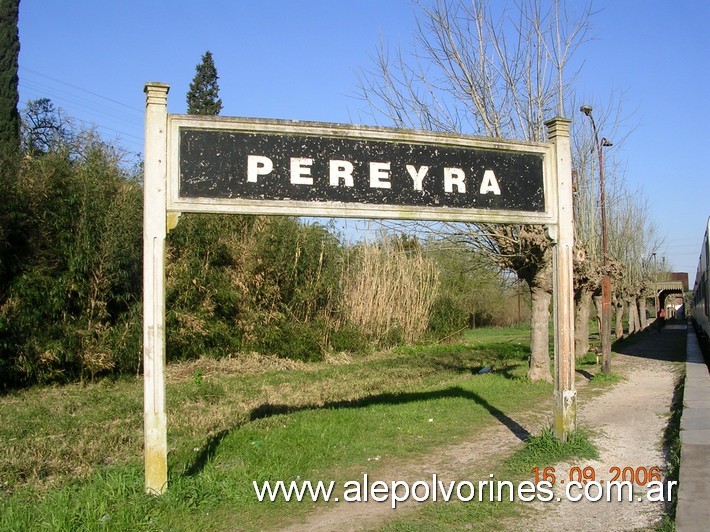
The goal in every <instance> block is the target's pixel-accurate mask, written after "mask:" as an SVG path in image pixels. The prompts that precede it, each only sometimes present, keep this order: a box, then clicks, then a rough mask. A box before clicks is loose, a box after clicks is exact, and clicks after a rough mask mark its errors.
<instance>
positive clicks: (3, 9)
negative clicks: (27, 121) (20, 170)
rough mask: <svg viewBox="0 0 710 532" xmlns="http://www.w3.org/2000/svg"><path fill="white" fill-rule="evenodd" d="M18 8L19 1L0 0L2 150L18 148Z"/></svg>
mask: <svg viewBox="0 0 710 532" xmlns="http://www.w3.org/2000/svg"><path fill="white" fill-rule="evenodd" d="M19 9H20V0H1V1H0V149H2V150H3V151H5V152H6V153H8V152H9V153H13V152H16V151H17V150H18V148H19V147H20V115H19V113H18V111H17V104H18V102H19V99H20V96H19V92H18V89H17V85H18V82H19V78H18V76H17V69H18V56H19V54H20V36H19V32H18V29H17V17H18V13H19ZM6 150H7V151H6Z"/></svg>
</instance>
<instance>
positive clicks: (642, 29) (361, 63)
mask: <svg viewBox="0 0 710 532" xmlns="http://www.w3.org/2000/svg"><path fill="white" fill-rule="evenodd" d="M502 1H503V0H492V4H496V3H501V2H502ZM592 6H593V10H594V11H595V14H594V16H593V17H592V32H591V35H592V36H593V37H594V38H593V39H592V40H590V41H589V42H587V43H585V44H584V45H583V47H582V48H580V50H579V52H578V53H579V56H578V57H579V58H580V59H581V60H582V61H583V67H582V70H581V72H580V74H579V77H578V80H577V83H578V85H577V87H578V96H579V97H580V98H583V99H588V100H589V101H590V102H602V103H604V102H607V101H609V99H610V98H611V97H614V98H621V101H622V102H623V110H624V115H625V116H627V117H628V118H627V120H626V122H625V124H626V126H627V128H629V129H632V131H630V134H629V136H628V139H627V140H626V141H625V143H624V145H623V146H621V147H619V148H618V152H617V153H616V158H617V159H618V160H619V161H621V162H622V163H623V166H624V172H625V180H626V182H627V183H628V187H629V188H630V189H631V190H642V191H643V192H642V193H643V194H644V196H645V197H646V199H647V200H648V202H649V206H650V209H649V210H650V216H651V217H652V219H653V220H654V221H655V223H656V224H657V225H658V226H659V227H660V229H661V233H662V234H663V235H664V237H665V244H664V247H663V248H662V249H661V250H660V252H659V254H658V256H659V257H666V260H667V261H668V264H669V265H670V266H672V268H673V269H674V270H676V271H687V272H688V273H689V275H690V279H691V282H692V280H693V278H694V277H695V269H696V267H697V259H698V255H699V252H700V245H701V241H702V237H703V233H704V231H705V228H706V226H707V219H708V216H709V215H710V201H709V196H710V194H708V192H710V180H709V176H708V169H707V164H706V161H707V160H708V159H707V158H708V155H710V153H709V152H710V149H709V147H710V132H709V131H710V129H709V126H710V106H708V102H709V101H710V98H709V97H708V95H709V94H710V92H709V91H710V89H709V87H710V60H709V59H708V57H709V53H710V32H709V31H707V21H708V20H710V2H707V1H705V0H678V1H675V2H669V1H660V0H645V1H642V0H638V1H630V0H600V1H595V2H593V3H592ZM415 29H416V26H415V8H414V7H413V5H412V3H411V2H410V0H234V1H226V0H225V1H210V0H205V1H203V2H195V1H194V0H191V1H186V0H173V1H170V2H168V1H151V0H142V1H138V0H122V1H120V2H100V1H96V0H66V1H62V2H59V1H47V0H22V2H21V4H20V40H21V51H20V99H21V104H22V103H24V102H26V101H27V100H28V99H33V98H40V97H47V98H50V99H52V101H53V102H54V103H55V105H57V106H58V107H61V108H62V109H63V110H64V111H65V112H66V114H67V115H69V116H72V117H74V118H76V119H79V120H82V121H85V122H86V123H87V124H95V125H96V126H98V127H99V130H100V131H101V132H102V133H103V134H104V135H105V136H106V137H108V138H114V137H119V138H120V142H121V143H122V144H123V145H124V146H125V147H126V148H127V149H128V150H131V151H134V152H141V151H142V148H143V109H144V94H143V86H144V84H145V82H147V81H161V82H164V83H168V84H169V85H170V86H171V89H170V94H169V97H168V110H169V112H171V113H184V112H185V110H186V103H185V95H186V93H187V90H188V85H189V83H190V81H191V80H192V77H193V76H194V73H195V65H196V64H197V63H198V62H199V61H200V58H201V56H202V54H203V53H204V52H205V50H210V51H212V53H213V55H214V59H215V62H216V65H217V69H218V72H219V76H220V80H219V84H220V96H221V98H222V100H223V102H224V108H223V110H222V113H221V114H222V115H225V116H228V115H234V116H254V117H264V118H286V119H299V120H315V121H324V122H345V123H348V122H363V121H365V118H364V115H363V114H362V112H361V110H362V109H363V108H364V107H363V104H362V102H360V101H358V100H357V99H356V98H354V95H355V94H356V87H357V73H358V71H359V70H360V69H363V68H367V67H369V66H370V65H371V56H372V55H373V54H374V53H375V51H376V48H377V45H378V43H379V42H380V40H381V39H382V40H384V41H386V42H388V43H389V44H390V46H393V47H394V46H397V45H400V46H402V48H403V49H407V48H409V47H410V43H411V42H412V40H413V34H414V31H415ZM577 114H578V116H572V117H570V118H573V119H576V120H581V119H583V118H584V117H583V116H582V115H581V114H579V113H577ZM602 134H604V132H603V131H602ZM612 149H617V148H612Z"/></svg>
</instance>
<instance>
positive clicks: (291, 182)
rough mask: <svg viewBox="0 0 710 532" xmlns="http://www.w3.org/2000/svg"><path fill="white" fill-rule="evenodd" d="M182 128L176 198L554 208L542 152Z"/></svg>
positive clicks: (533, 210)
mask: <svg viewBox="0 0 710 532" xmlns="http://www.w3.org/2000/svg"><path fill="white" fill-rule="evenodd" d="M177 131H178V133H177V143H178V148H179V156H178V161H177V162H178V186H177V188H178V190H177V197H176V198H175V199H176V200H177V201H189V200H217V201H219V202H223V201H225V200H226V201H229V200H271V201H282V200H293V201H299V202H316V203H317V202H328V203H339V204H340V203H359V204H367V205H373V206H407V207H428V208H432V207H433V208H437V207H446V208H459V209H460V208H464V209H483V210H487V209H491V210H500V211H525V212H531V213H543V212H545V180H544V153H543V152H542V151H539V152H534V151H531V152H522V151H520V150H517V151H516V150H514V149H494V148H481V147H478V146H471V147H469V146H467V145H466V143H462V142H460V141H459V142H458V143H457V144H455V145H446V144H442V143H434V142H424V143H422V142H418V140H417V139H416V138H415V137H414V135H412V140H411V141H410V140H408V139H407V138H403V136H402V135H400V137H399V138H395V139H393V140H390V139H386V138H377V139H373V138H369V137H364V138H363V137H360V138H358V137H357V136H355V137H343V136H328V135H315V134H307V133H306V134H304V133H290V132H261V131H239V130H226V129H210V128H203V127H200V128H197V127H180V128H179V129H178V130H177ZM459 138H461V137H459ZM471 144H474V142H473V141H472V142H471Z"/></svg>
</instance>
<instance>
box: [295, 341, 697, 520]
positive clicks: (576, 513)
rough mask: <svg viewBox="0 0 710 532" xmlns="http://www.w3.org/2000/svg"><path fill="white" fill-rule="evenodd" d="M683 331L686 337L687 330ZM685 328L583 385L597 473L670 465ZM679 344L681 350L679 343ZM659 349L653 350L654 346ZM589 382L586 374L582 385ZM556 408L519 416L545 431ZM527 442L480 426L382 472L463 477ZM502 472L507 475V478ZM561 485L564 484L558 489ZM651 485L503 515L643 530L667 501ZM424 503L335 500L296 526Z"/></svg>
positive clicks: (392, 514)
mask: <svg viewBox="0 0 710 532" xmlns="http://www.w3.org/2000/svg"><path fill="white" fill-rule="evenodd" d="M681 335H682V337H683V340H681V338H680V336H681ZM684 338H685V336H684V331H681V330H680V329H678V330H668V331H665V330H664V332H663V334H662V335H649V336H647V337H646V338H645V339H644V340H642V341H641V342H638V343H637V344H635V345H634V347H632V348H630V349H628V350H627V354H619V355H617V356H616V357H615V358H614V365H613V370H614V372H615V373H617V372H618V373H620V374H621V375H622V376H624V378H625V380H624V381H622V382H620V383H618V384H616V385H614V386H613V387H611V388H610V389H609V390H608V391H606V392H605V393H603V394H601V395H598V396H596V397H591V398H589V397H586V396H585V394H584V392H581V393H580V400H579V404H578V421H579V424H580V425H581V426H584V427H586V428H588V429H589V430H590V431H591V432H592V433H593V434H594V436H593V440H594V442H595V444H596V445H597V448H598V449H599V451H600V458H599V460H596V461H589V463H586V464H580V465H584V466H589V467H592V468H594V471H595V473H596V478H597V480H611V478H610V474H609V472H610V471H611V469H612V468H613V467H619V468H621V469H623V468H624V467H632V468H634V470H635V469H637V468H639V467H641V468H650V467H653V466H661V467H663V466H664V463H665V458H664V455H663V451H662V437H663V432H664V430H665V427H666V425H667V423H668V413H669V410H670V406H671V401H672V398H673V389H674V383H675V378H676V374H675V372H674V371H673V363H672V362H670V361H669V360H670V359H672V358H673V354H674V353H675V352H676V351H677V349H678V345H680V344H682V346H683V349H684V346H685V342H684ZM674 350H675V351H674ZM649 352H651V353H653V355H652V357H651V358H649V357H648V353H649ZM584 384H585V379H584V377H583V376H581V375H580V376H579V378H578V384H577V385H578V387H579V388H582V387H583V386H584ZM548 417H549V414H547V413H544V414H535V413H527V414H524V415H521V416H519V418H518V419H514V421H515V422H517V423H519V424H520V425H521V426H523V427H525V428H526V429H527V430H528V431H529V432H531V433H539V431H540V429H541V428H542V427H543V426H544V425H546V424H548ZM491 442H495V443H496V444H495V446H493V445H491ZM521 446H522V443H521V439H520V437H519V436H517V435H516V434H514V433H513V432H511V431H510V430H509V429H508V428H506V427H505V426H502V425H496V426H495V427H491V428H489V429H487V430H485V431H481V432H479V433H478V434H476V437H475V438H474V439H472V440H471V441H469V442H466V443H463V444H458V445H452V446H449V447H445V448H442V449H439V450H438V451H437V453H436V454H431V455H428V456H426V457H424V458H422V459H421V460H420V461H419V462H415V463H407V464H399V465H398V467H397V470H396V471H383V472H380V473H378V475H377V479H378V480H384V481H386V482H391V481H392V480H395V479H396V480H406V481H409V482H414V481H416V480H423V479H431V477H432V474H433V473H436V474H437V476H438V478H440V479H441V480H443V481H444V482H448V481H451V480H461V479H464V478H466V479H486V478H488V474H490V473H492V472H494V471H495V470H496V465H497V464H498V463H500V461H502V460H503V459H505V458H506V457H507V456H509V455H510V454H511V453H512V452H513V451H514V450H516V449H518V448H520V447H521ZM551 465H554V467H555V470H556V472H558V473H561V474H562V475H563V476H564V475H566V474H567V473H568V472H569V470H570V468H571V467H572V465H570V464H551ZM499 480H500V479H499ZM560 487H561V486H560V485H558V488H556V491H559V488H560ZM643 493H644V489H643V488H636V487H635V488H634V499H635V500H634V502H622V503H616V502H613V503H607V502H597V503H592V502H585V501H580V502H569V501H567V500H566V498H565V497H564V495H563V492H559V493H557V495H559V496H560V499H561V501H560V502H556V501H554V502H549V503H520V504H526V506H525V508H524V510H526V512H525V515H526V517H525V518H523V519H520V518H518V519H516V520H515V521H510V522H504V523H500V529H501V530H552V529H560V530H580V529H583V530H603V531H610V530H638V529H648V528H652V527H653V526H654V523H657V522H658V520H659V519H661V517H662V515H663V512H664V505H663V503H649V502H646V501H645V499H644V501H642V502H639V501H638V500H637V499H638V498H639V497H641V498H643V497H642V495H643ZM419 506H420V505H419V504H418V503H414V502H410V503H404V504H400V505H398V507H397V510H396V511H393V510H392V509H391V508H390V506H389V503H357V504H346V503H341V504H335V505H329V506H327V507H321V508H319V509H318V510H316V512H314V513H313V514H311V515H310V516H308V517H307V519H306V521H305V522H303V523H301V524H298V525H295V526H292V527H290V528H289V529H288V530H292V531H306V530H309V531H311V530H322V531H325V530H366V529H376V528H377V527H378V526H379V525H380V524H382V523H384V522H386V521H387V520H389V519H392V518H396V517H397V516H401V515H402V514H403V513H405V512H409V511H412V510H415V509H416V508H418V507H419Z"/></svg>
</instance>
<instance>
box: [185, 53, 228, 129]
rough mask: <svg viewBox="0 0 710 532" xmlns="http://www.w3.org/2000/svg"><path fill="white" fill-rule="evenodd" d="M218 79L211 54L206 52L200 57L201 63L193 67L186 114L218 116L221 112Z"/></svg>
mask: <svg viewBox="0 0 710 532" xmlns="http://www.w3.org/2000/svg"><path fill="white" fill-rule="evenodd" d="M218 78H219V76H217V68H216V67H215V66H214V60H213V59H212V52H210V51H209V50H208V51H206V52H205V55H203V56H202V62H201V63H200V64H199V65H197V66H196V67H195V77H194V78H193V79H192V83H190V90H189V91H188V93H187V114H190V115H212V116H214V115H218V114H219V112H220V111H221V110H222V100H221V99H220V97H219V85H218V84H217V79H218Z"/></svg>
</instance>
